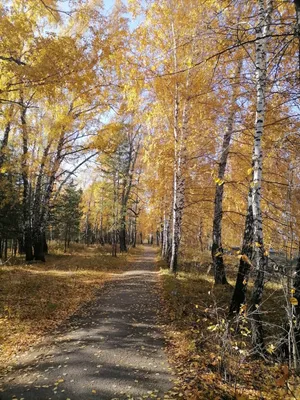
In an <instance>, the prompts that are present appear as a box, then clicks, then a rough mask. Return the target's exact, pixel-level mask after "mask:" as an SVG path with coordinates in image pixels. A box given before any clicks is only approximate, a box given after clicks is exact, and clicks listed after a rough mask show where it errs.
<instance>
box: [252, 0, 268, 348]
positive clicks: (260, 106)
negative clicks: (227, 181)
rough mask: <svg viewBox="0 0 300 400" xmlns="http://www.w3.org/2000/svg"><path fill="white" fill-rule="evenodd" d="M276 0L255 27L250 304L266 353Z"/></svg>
mask: <svg viewBox="0 0 300 400" xmlns="http://www.w3.org/2000/svg"><path fill="white" fill-rule="evenodd" d="M272 8H273V1H272V0H267V2H266V4H265V0H259V1H258V25H257V28H256V42H255V55H256V59H255V68H256V71H255V78H256V116H255V134H254V143H253V158H252V162H253V183H252V186H253V187H252V211H253V227H254V231H253V240H254V257H255V266H256V279H255V282H254V287H253V292H252V296H251V301H250V307H249V313H250V315H251V327H252V343H253V346H254V347H255V348H256V350H257V351H263V349H264V339H263V328H262V322H261V315H260V309H259V306H260V303H261V300H262V295H263V289H264V275H265V268H266V263H267V258H266V257H267V256H266V253H265V249H264V239H263V225H262V210H261V189H262V171H263V154H262V138H263V132H264V121H265V112H266V91H267V42H268V35H269V32H270V26H271V13H272Z"/></svg>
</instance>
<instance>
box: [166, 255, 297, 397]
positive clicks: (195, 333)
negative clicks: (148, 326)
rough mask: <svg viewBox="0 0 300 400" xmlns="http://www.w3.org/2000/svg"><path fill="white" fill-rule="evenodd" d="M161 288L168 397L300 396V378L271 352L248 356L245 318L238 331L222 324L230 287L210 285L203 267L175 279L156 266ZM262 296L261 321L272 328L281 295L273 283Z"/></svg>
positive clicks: (278, 314)
mask: <svg viewBox="0 0 300 400" xmlns="http://www.w3.org/2000/svg"><path fill="white" fill-rule="evenodd" d="M229 275H230V274H229ZM232 283H233V282H232ZM161 286H162V295H163V302H164V318H165V319H166V320H168V325H167V328H166V335H167V338H168V342H169V346H168V347H169V355H170V359H171V362H172V364H173V366H174V368H175V372H176V374H177V375H178V379H177V381H176V386H175V388H174V390H173V396H174V398H183V399H189V400H197V399H207V400H208V399H213V400H246V399H249V400H250V399H253V400H254V399H260V400H262V399H266V400H267V399H268V400H279V399H299V398H300V380H299V377H297V375H296V374H295V372H294V371H292V370H291V369H289V368H288V366H287V365H285V364H281V363H280V362H279V361H278V360H277V359H276V358H275V356H274V354H272V352H271V351H270V354H269V357H267V358H266V359H265V360H262V359H257V358H254V357H253V354H251V344H250V340H251V339H250V336H251V335H250V326H249V323H248V322H247V320H246V318H245V320H244V321H241V324H240V326H239V328H238V329H237V327H236V326H234V324H233V323H232V322H230V320H228V317H227V314H228V305H229V302H230V299H231V296H232V290H233V287H232V286H231V285H226V286H216V287H214V285H213V278H212V276H211V275H210V273H209V271H207V266H205V267H203V268H200V269H199V270H198V271H195V270H194V271H189V272H180V273H179V274H177V276H176V277H175V276H174V275H173V274H170V273H169V272H168V270H167V268H166V266H165V265H164V263H163V262H162V263H161ZM266 294H267V295H266V302H267V304H266V308H268V309H269V310H271V312H270V314H266V316H265V318H266V319H267V321H269V322H270V325H272V321H273V320H274V315H276V317H277V319H278V318H279V317H280V313H281V311H280V309H281V308H280V301H281V297H280V296H279V292H278V288H277V287H276V285H274V283H273V284H270V285H267V288H266ZM272 310H273V312H272ZM277 322H278V321H277ZM272 329H273V330H274V327H273V328H272ZM269 346H270V345H269ZM271 348H272V347H271ZM171 394H172V393H171Z"/></svg>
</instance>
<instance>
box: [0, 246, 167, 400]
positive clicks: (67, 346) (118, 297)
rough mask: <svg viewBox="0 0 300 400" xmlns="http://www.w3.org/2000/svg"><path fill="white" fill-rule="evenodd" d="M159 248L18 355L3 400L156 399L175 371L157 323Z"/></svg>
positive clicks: (139, 258)
mask: <svg viewBox="0 0 300 400" xmlns="http://www.w3.org/2000/svg"><path fill="white" fill-rule="evenodd" d="M154 260H155V250H154V249H153V248H152V247H150V246H145V247H144V253H143V254H142V255H140V256H137V258H136V260H134V262H133V264H132V269H131V270H130V271H127V272H125V273H123V274H122V275H121V276H119V277H116V279H114V280H112V281H110V282H109V283H107V284H106V285H105V286H104V288H102V289H101V290H100V291H99V295H98V297H97V299H96V300H95V301H94V302H93V303H91V304H90V305H88V306H87V308H86V309H85V310H84V315H82V314H80V315H78V316H74V317H72V318H71V320H70V322H69V323H68V324H67V325H66V326H62V327H61V328H60V329H59V331H58V332H57V333H55V334H53V335H52V336H51V337H49V338H48V339H47V341H46V343H44V344H43V345H41V346H39V347H38V348H35V349H33V350H31V351H30V352H27V353H26V354H24V355H23V356H21V357H20V360H19V363H18V365H17V366H16V367H14V369H13V370H12V371H11V372H10V373H9V374H8V375H6V376H5V377H4V378H3V381H4V382H3V385H2V388H1V392H0V399H1V400H12V399H14V400H17V399H18V400H93V399H97V400H112V399H115V400H116V399H118V400H119V399H135V400H138V399H159V398H163V397H164V394H166V393H167V392H168V390H170V389H171V388H172V373H171V370H170V366H169V365H168V361H167V358H166V355H165V352H164V347H165V343H164V338H163V333H162V329H161V326H160V324H159V318H158V312H159V309H160V307H161V303H160V296H159V293H158V285H157V283H158V272H157V271H156V270H155V263H154Z"/></svg>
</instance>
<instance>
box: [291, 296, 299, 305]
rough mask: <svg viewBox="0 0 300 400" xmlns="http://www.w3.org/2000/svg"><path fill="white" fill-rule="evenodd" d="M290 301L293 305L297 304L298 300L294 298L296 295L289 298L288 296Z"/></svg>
mask: <svg viewBox="0 0 300 400" xmlns="http://www.w3.org/2000/svg"><path fill="white" fill-rule="evenodd" d="M290 303H291V304H292V305H293V306H297V305H298V300H297V299H296V297H291V298H290Z"/></svg>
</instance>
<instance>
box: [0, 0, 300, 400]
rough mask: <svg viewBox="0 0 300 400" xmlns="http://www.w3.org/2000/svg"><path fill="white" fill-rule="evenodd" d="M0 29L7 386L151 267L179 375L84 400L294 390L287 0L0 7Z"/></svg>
mask: <svg viewBox="0 0 300 400" xmlns="http://www.w3.org/2000/svg"><path fill="white" fill-rule="evenodd" d="M0 37H1V41H0V278H1V279H0V349H1V350H0V353H2V355H1V354H0V362H1V375H2V377H4V382H5V381H7V379H8V378H9V377H10V374H12V373H13V370H14V367H13V366H12V365H13V361H14V362H15V360H16V358H17V359H18V357H19V354H21V353H23V352H24V351H27V350H28V349H29V348H31V347H32V346H34V344H35V343H36V342H38V341H39V340H40V339H41V338H42V337H45V335H46V336H47V335H51V334H52V332H53V330H55V329H57V328H58V327H60V326H61V324H62V323H64V321H66V320H67V319H68V318H71V317H72V315H75V314H76V313H77V312H78V310H81V308H82V307H85V305H86V304H90V302H93V300H95V298H96V297H97V296H99V293H98V292H97V290H99V287H100V288H102V286H103V287H104V288H105V287H106V282H110V281H111V280H114V279H116V278H114V277H113V276H114V275H118V276H121V275H122V273H124V271H127V272H128V271H130V270H131V269H132V267H131V266H132V265H134V268H133V270H140V269H143V265H144V264H146V265H148V263H149V262H150V260H152V261H151V263H153V268H154V270H156V271H157V273H158V275H157V285H158V287H159V289H158V290H159V295H158V297H159V298H161V303H160V304H161V305H160V306H159V305H158V306H157V307H158V308H159V309H160V314H161V315H160V318H161V319H162V320H163V321H164V323H163V325H164V331H165V332H164V336H165V337H166V342H167V345H166V346H167V348H168V349H167V350H166V352H167V358H168V360H169V361H168V362H169V363H170V365H171V367H172V368H173V370H174V371H175V372H174V374H175V375H176V380H175V386H174V387H173V388H169V389H168V390H165V389H161V388H160V387H159V383H158V384H157V385H158V386H157V391H156V390H155V388H156V387H154V386H153V388H151V390H150V391H149V390H148V391H146V392H145V393H146V395H145V396H143V394H140V392H137V393H139V394H137V393H135V392H132V393H131V392H130V390H131V389H130V390H129V389H128V390H129V392H128V393H129V394H128V395H127V394H125V391H123V392H122V393H123V395H122V394H118V395H114V394H113V393H112V392H111V393H108V392H107V393H106V394H105V395H104V392H103V393H102V392H101V390H100V389H99V390H98V389H97V393H99V396H100V397H98V398H99V399H100V398H101V399H113V398H115V399H121V398H122V399H123V398H130V399H140V398H141V399H142V398H149V399H150V398H161V399H179V398H182V399H191V400H193V399H195V400H196V399H216V400H217V399H220V400H221V399H223V400H230V399H232V400H234V399H236V400H238V399H239V400H245V399H299V398H300V378H299V371H300V304H299V303H300V163H299V157H300V156H299V155H300V1H299V0H253V1H249V2H244V1H240V0H221V1H212V0H178V1H176V0H161V1H156V0H143V1H140V0H126V1H125V0H124V1H122V0H115V1H110V0H105V1H102V0H0ZM147 268H148V267H147ZM147 268H146V269H147ZM69 275H70V277H69ZM147 276H148V275H147ZM149 276H150V274H149ZM137 279H138V278H137ZM139 279H142V278H139ZM147 279H148V278H147ZM147 279H146V278H145V282H146V281H147ZM147 282H148V281H147ZM108 285H110V283H108ZM149 287H150V286H149ZM101 290H102V289H100V291H101ZM143 290H144V289H143ZM145 290H146V289H145ZM147 290H148V289H147ZM103 291H104V292H105V289H103ZM150 291H151V293H152V292H153V293H152V294H151V296H154V297H155V298H157V296H156V294H155V293H156V291H157V288H156V286H155V289H153V288H152V286H151V290H150ZM97 293H98V294H97ZM95 296H96V297H95ZM132 296H134V294H133V293H132ZM124 301H125V302H126V301H127V300H126V299H125V300H124ZM141 302H142V303H141V308H142V309H146V308H149V309H150V308H151V306H150V305H149V307H147V306H146V305H145V307H144V306H142V304H143V300H141ZM149 304H152V303H151V301H150V303H149ZM153 307H154V306H153ZM145 312H146V313H147V312H148V311H145ZM149 312H150V311H149ZM151 318H152V317H151ZM149 329H150V328H149ZM145 346H146V344H145ZM154 363H155V362H154ZM130 365H131V364H130ZM160 375H161V372H160ZM57 379H58V380H57V381H56V384H55V385H54V388H57V387H58V385H59V384H62V383H63V382H64V379H65V378H64V377H63V376H58V378H57ZM62 379H63V380H62ZM118 379H119V378H118ZM120 379H121V378H120ZM121 380H122V379H121ZM75 381H76V378H75ZM57 382H59V383H58V384H57ZM73 382H74V380H73ZM134 382H136V384H137V382H138V380H135V381H134ZM153 385H155V383H153ZM133 386H134V383H133ZM4 387H5V386H4ZM18 387H19V388H20V387H21V384H19V386H18ZM25 387H27V386H25ZM38 387H39V386H38ZM149 387H151V385H150V386H149ZM16 388H17V385H15V387H14V385H13V384H10V389H9V390H12V391H11V392H9V395H7V396H10V397H5V390H7V389H0V390H1V391H0V398H1V399H2V397H1V392H2V391H3V395H4V397H3V399H4V400H5V399H11V398H13V399H15V400H17V399H23V398H24V399H26V398H27V397H26V395H24V396H23V394H22V391H21V389H16ZM70 388H71V389H72V385H71V386H70ZM70 388H69V389H70ZM130 388H131V386H130ZM71 389H70V390H71ZM14 390H16V392H14ZM17 390H20V393H19V392H18V391H17ZM53 390H54V396H53V398H59V399H64V400H66V399H67V400H68V399H69V400H70V398H71V399H72V400H74V399H77V397H76V395H74V394H73V392H72V390H73V389H72V390H71V392H68V393H71V394H70V398H69V397H66V396H65V397H59V395H58V394H57V393H59V392H56V391H55V390H56V389H53ZM124 390H125V389H124ZM126 390H127V389H126ZM139 390H142V389H141V388H139ZM163 390H165V393H167V394H162V393H163ZM63 391H64V389H63ZM14 393H16V394H14ZM89 393H90V394H91V393H92V394H93V395H95V396H96V390H94V389H93V390H92V391H91V392H89ZM116 393H117V392H116ZM120 393H121V392H120ZM141 393H142V391H141ZM147 393H148V394H147ZM52 394H53V392H52ZM66 394H67V388H66ZM60 395H61V394H60ZM63 395H64V394H63ZM101 395H102V397H101ZM35 396H37V397H29V398H30V399H37V400H38V399H40V400H43V399H48V398H49V395H48V394H36V395H35ZM43 396H45V397H43ZM105 396H107V397H105ZM109 396H110V397H109ZM122 396H123V397H122ZM126 396H127V397H126ZM130 396H131V397H130ZM139 396H140V397H139ZM147 396H148V397H147ZM159 396H161V397H159ZM90 398H91V397H89V395H87V394H81V397H78V399H83V400H85V399H90Z"/></svg>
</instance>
